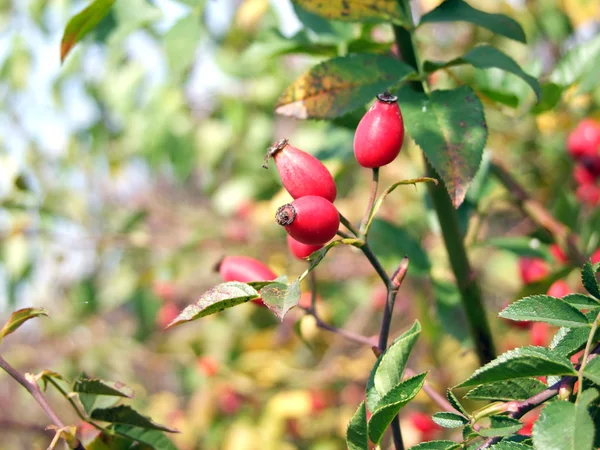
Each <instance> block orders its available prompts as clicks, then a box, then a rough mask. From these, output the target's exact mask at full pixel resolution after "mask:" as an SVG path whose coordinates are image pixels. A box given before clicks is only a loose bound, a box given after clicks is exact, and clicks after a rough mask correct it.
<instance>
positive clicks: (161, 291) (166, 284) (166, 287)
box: [152, 281, 176, 302]
mask: <svg viewBox="0 0 600 450" xmlns="http://www.w3.org/2000/svg"><path fill="white" fill-rule="evenodd" d="M152 291H153V292H154V295H156V296H157V297H158V298H160V299H161V300H164V301H165V302H172V301H173V300H175V292H176V291H175V285H174V284H173V283H171V282H170V281H155V282H154V283H153V284H152Z"/></svg>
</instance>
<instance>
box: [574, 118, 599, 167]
mask: <svg viewBox="0 0 600 450" xmlns="http://www.w3.org/2000/svg"><path fill="white" fill-rule="evenodd" d="M567 150H568V152H569V154H570V155H571V156H572V157H573V158H575V159H579V158H582V157H584V156H592V157H593V156H598V154H599V153H600V123H598V122H596V121H595V120H593V119H584V120H582V121H581V122H579V124H578V125H577V127H576V128H575V129H574V130H573V131H572V132H571V134H569V137H568V138H567Z"/></svg>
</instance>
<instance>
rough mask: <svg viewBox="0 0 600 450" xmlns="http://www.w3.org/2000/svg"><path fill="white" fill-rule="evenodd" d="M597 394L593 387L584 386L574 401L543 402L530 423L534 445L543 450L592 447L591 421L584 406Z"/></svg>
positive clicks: (580, 449) (586, 449) (586, 448)
mask: <svg viewBox="0 0 600 450" xmlns="http://www.w3.org/2000/svg"><path fill="white" fill-rule="evenodd" d="M597 396H598V392H597V391H596V390H595V389H588V390H587V391H584V392H583V394H582V395H581V396H580V398H579V400H578V402H577V403H570V402H567V401H556V402H552V403H549V404H548V405H546V406H545V407H544V409H542V412H541V414H540V417H539V419H538V420H537V421H536V422H535V424H534V425H533V445H534V447H535V448H536V449H544V450H592V449H593V444H594V422H593V421H592V418H591V417H590V414H589V412H588V406H589V404H590V403H591V402H592V401H593V400H594V399H595V398H596V397H597Z"/></svg>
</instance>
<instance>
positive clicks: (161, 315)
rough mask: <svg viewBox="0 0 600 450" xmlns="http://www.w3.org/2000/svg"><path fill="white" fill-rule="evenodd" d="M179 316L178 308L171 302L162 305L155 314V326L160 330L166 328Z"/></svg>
mask: <svg viewBox="0 0 600 450" xmlns="http://www.w3.org/2000/svg"><path fill="white" fill-rule="evenodd" d="M178 315H179V308H178V307H177V305H176V304H175V303H173V302H166V303H164V304H163V305H162V306H161V307H160V309H159V310H158V313H157V314H156V324H157V325H158V326H159V327H160V328H166V327H167V325H169V324H170V323H171V322H173V321H174V320H175V318H176V317H177V316H178Z"/></svg>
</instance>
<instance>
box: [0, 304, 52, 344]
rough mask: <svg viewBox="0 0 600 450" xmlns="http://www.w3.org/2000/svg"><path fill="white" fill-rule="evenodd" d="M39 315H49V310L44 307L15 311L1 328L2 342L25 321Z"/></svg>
mask: <svg viewBox="0 0 600 450" xmlns="http://www.w3.org/2000/svg"><path fill="white" fill-rule="evenodd" d="M39 316H48V311H46V310H45V309H44V308H23V309H19V310H17V311H15V312H13V313H12V314H11V316H10V318H9V319H8V321H7V322H6V323H5V324H4V326H3V327H2V329H1V330H0V342H2V339H4V338H5V337H6V336H8V335H9V334H11V333H14V332H15V331H17V330H18V329H19V327H20V326H21V325H23V324H24V323H25V322H27V321H28V320H30V319H34V318H36V317H39Z"/></svg>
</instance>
